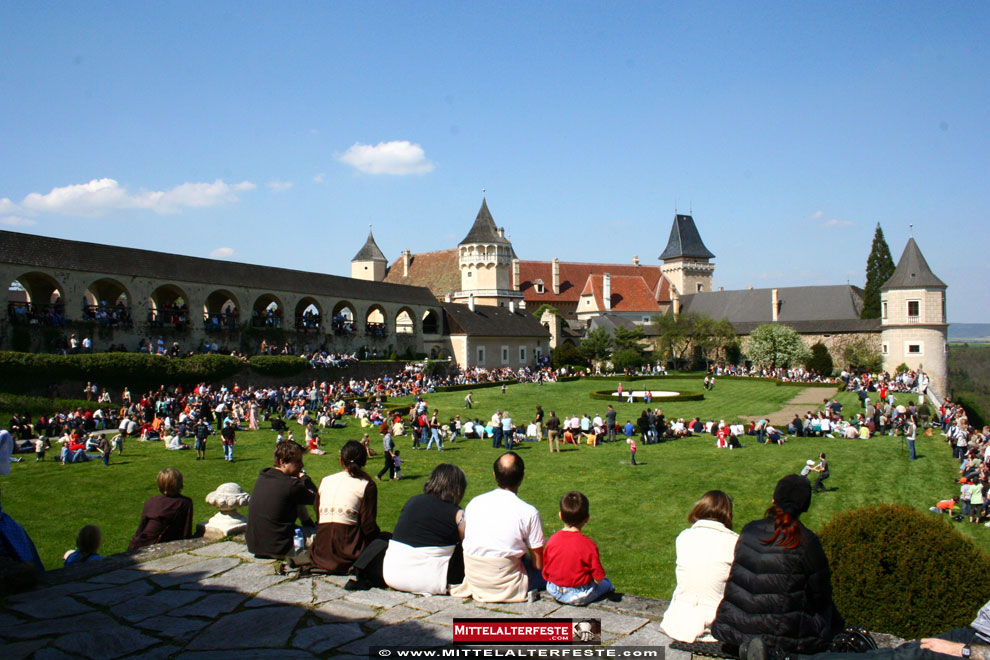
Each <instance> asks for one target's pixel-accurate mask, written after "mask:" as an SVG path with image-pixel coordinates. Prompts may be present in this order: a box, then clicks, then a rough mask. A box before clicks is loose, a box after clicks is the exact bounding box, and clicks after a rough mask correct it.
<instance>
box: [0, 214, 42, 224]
mask: <svg viewBox="0 0 990 660" xmlns="http://www.w3.org/2000/svg"><path fill="white" fill-rule="evenodd" d="M36 224H38V222H37V221H36V220H32V219H31V218H22V217H20V216H18V215H8V216H6V217H4V218H0V225H7V226H8V227H32V226H34V225H36Z"/></svg>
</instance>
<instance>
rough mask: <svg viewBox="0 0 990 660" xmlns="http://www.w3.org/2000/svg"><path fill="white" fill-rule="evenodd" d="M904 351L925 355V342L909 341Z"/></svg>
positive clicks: (909, 353) (910, 353)
mask: <svg viewBox="0 0 990 660" xmlns="http://www.w3.org/2000/svg"><path fill="white" fill-rule="evenodd" d="M904 352H905V353H907V354H908V355H924V344H921V343H920V342H919V343H910V342H909V343H908V344H906V346H905V349H904Z"/></svg>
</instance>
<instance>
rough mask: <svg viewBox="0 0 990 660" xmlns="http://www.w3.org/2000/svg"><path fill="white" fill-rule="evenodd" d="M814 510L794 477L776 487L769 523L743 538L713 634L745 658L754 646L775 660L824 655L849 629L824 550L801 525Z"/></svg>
mask: <svg viewBox="0 0 990 660" xmlns="http://www.w3.org/2000/svg"><path fill="white" fill-rule="evenodd" d="M810 504H811V484H810V483H809V482H808V480H807V479H805V478H804V477H802V476H800V475H797V474H789V475H787V476H786V477H784V478H783V479H781V480H780V481H779V482H777V486H776V488H774V491H773V504H772V505H771V506H770V508H769V509H767V512H766V517H765V518H763V519H762V520H754V521H753V522H751V523H749V524H748V525H746V526H745V527H744V528H743V530H742V532H741V533H740V534H739V542H738V543H737V545H736V549H735V554H734V557H733V563H732V570H731V571H730V573H729V580H728V582H727V583H726V586H725V597H724V598H723V599H722V603H721V604H720V605H719V607H718V613H717V614H716V616H715V622H714V623H713V624H712V635H714V636H715V638H716V639H717V640H719V641H720V642H722V643H723V644H725V645H729V646H737V647H740V649H739V655H740V657H746V654H747V651H748V649H749V648H752V645H754V644H756V645H757V646H758V647H760V646H765V647H769V648H770V649H771V650H773V652H774V654H775V656H774V657H776V654H779V655H780V656H781V657H782V656H783V655H785V654H790V653H819V652H821V651H824V650H826V649H828V647H829V644H830V643H831V641H832V638H833V637H834V636H835V635H836V633H838V632H839V631H841V630H842V628H843V622H842V617H841V616H840V615H839V613H838V611H837V610H836V609H835V605H834V604H833V603H832V582H831V571H830V570H829V566H828V559H827V558H826V556H825V551H824V550H823V549H822V544H821V542H820V541H819V540H818V536H816V535H815V533H814V532H812V531H811V530H810V529H808V528H807V527H805V526H804V525H803V524H802V523H801V521H800V516H801V514H802V513H804V512H805V511H807V510H808V507H809V506H810Z"/></svg>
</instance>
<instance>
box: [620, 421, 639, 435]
mask: <svg viewBox="0 0 990 660" xmlns="http://www.w3.org/2000/svg"><path fill="white" fill-rule="evenodd" d="M622 434H623V435H624V436H626V437H627V438H631V437H632V436H634V435H636V427H635V426H633V423H632V421H631V420H628V419H627V420H626V423H625V425H624V426H623V427H622Z"/></svg>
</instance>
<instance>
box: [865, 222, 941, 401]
mask: <svg viewBox="0 0 990 660" xmlns="http://www.w3.org/2000/svg"><path fill="white" fill-rule="evenodd" d="M945 290H946V285H945V282H943V281H942V280H940V279H939V278H938V277H936V276H935V273H933V272H932V270H931V268H929V267H928V262H927V261H925V257H924V255H923V254H921V249H920V248H919V247H918V244H917V243H916V242H915V240H914V238H910V239H908V242H907V246H906V247H905V248H904V253H903V254H902V255H901V258H900V261H898V262H897V268H896V269H895V270H894V274H893V275H891V276H890V279H889V280H887V281H886V282H884V283H883V285H882V286H881V287H880V328H881V332H880V335H881V339H880V341H881V353H882V354H883V367H884V370H885V371H887V372H889V373H894V372H895V371H896V370H897V367H898V366H900V365H901V364H906V365H907V366H908V368H909V369H911V370H921V371H924V372H925V373H926V374H927V375H928V377H929V379H930V387H931V388H932V389H934V390H935V393H936V394H938V395H939V396H940V397H944V396H945V395H946V394H947V393H948V390H947V388H948V373H949V368H948V343H947V341H946V336H947V331H948V327H949V326H948V322H947V320H946V316H945Z"/></svg>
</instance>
